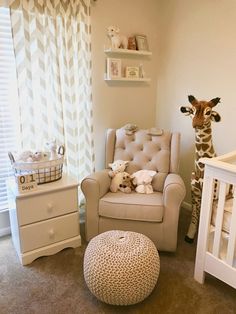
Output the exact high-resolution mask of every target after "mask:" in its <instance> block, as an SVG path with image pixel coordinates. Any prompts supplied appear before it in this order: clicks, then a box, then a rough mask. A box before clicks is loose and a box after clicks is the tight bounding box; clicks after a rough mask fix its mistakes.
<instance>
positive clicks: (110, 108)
mask: <svg viewBox="0 0 236 314" xmlns="http://www.w3.org/2000/svg"><path fill="white" fill-rule="evenodd" d="M91 15H92V19H91V20H92V78H93V79H92V94H93V106H94V107H93V114H94V134H95V162H96V169H101V168H102V167H103V166H104V134H105V129H106V128H112V127H114V128H116V127H121V126H123V125H125V124H126V123H134V124H137V125H138V126H139V127H140V128H141V127H150V126H154V125H155V111H156V86H157V37H158V27H157V1H156V0H146V1H143V0H119V1H117V0H98V1H96V2H95V3H94V4H93V6H92V10H91ZM109 25H117V26H119V28H120V30H121V32H122V33H123V34H126V35H132V34H135V33H141V34H146V35H147V38H148V43H149V47H150V50H151V51H152V53H153V54H152V57H151V58H150V60H149V59H148V58H141V59H139V58H128V59H124V60H123V62H124V63H126V64H130V65H139V64H140V63H143V65H144V69H145V72H146V73H147V75H148V76H150V77H151V79H152V80H151V83H148V84H146V83H127V82H126V83H124V82H123V83H114V82H113V83H108V82H105V81H104V80H103V75H104V71H105V58H106V55H105V54H104V51H103V49H104V44H108V38H107V36H106V27H107V26H109Z"/></svg>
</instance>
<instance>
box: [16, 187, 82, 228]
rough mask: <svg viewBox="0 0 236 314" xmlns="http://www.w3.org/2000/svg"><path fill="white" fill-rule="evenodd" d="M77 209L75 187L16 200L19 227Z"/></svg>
mask: <svg viewBox="0 0 236 314" xmlns="http://www.w3.org/2000/svg"><path fill="white" fill-rule="evenodd" d="M77 208H78V193H77V187H72V188H69V189H65V190H59V191H55V192H50V193H44V194H39V195H32V196H30V195H29V196H28V197H27V198H19V199H18V200H17V212H18V223H19V225H20V226H23V225H27V224H30V223H33V222H37V221H41V220H45V219H49V218H53V217H57V216H60V215H65V214H67V213H71V212H75V211H76V210H77Z"/></svg>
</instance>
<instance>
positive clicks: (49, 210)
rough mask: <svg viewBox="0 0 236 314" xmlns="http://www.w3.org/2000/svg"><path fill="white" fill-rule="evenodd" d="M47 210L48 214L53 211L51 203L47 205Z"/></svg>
mask: <svg viewBox="0 0 236 314" xmlns="http://www.w3.org/2000/svg"><path fill="white" fill-rule="evenodd" d="M47 208H48V212H51V211H52V209H53V204H52V203H48V205H47Z"/></svg>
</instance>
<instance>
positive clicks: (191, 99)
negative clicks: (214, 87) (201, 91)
mask: <svg viewBox="0 0 236 314" xmlns="http://www.w3.org/2000/svg"><path fill="white" fill-rule="evenodd" d="M188 101H189V102H190V104H192V105H194V104H195V103H196V102H197V99H196V98H195V97H194V96H193V95H189V96H188Z"/></svg>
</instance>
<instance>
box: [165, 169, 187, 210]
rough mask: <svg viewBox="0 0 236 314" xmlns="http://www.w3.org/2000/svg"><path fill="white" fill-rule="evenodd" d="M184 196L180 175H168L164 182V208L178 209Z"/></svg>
mask: <svg viewBox="0 0 236 314" xmlns="http://www.w3.org/2000/svg"><path fill="white" fill-rule="evenodd" d="M185 194H186V189H185V185H184V182H183V180H182V178H181V177H180V175H178V174H176V173H170V174H169V175H168V176H167V177H166V180H165V184H164V189H163V199H164V205H165V207H172V208H173V207H176V206H177V207H179V206H180V204H181V202H182V201H183V199H184V197H185Z"/></svg>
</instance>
